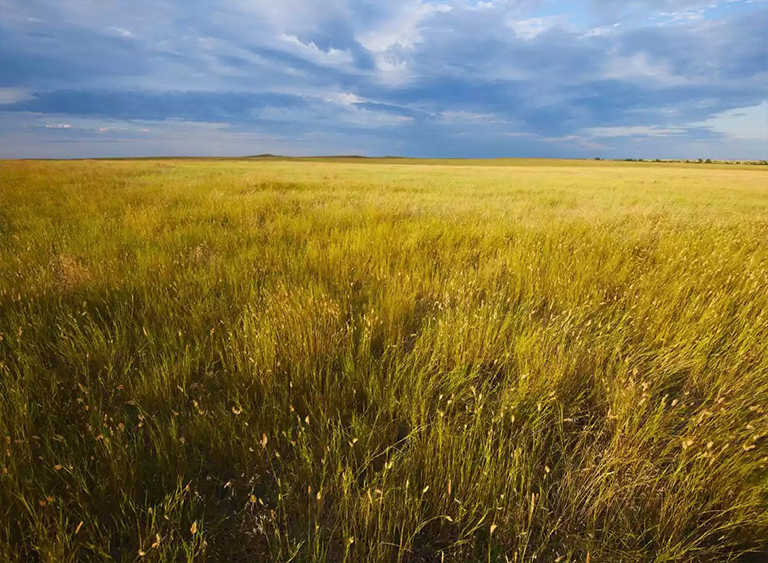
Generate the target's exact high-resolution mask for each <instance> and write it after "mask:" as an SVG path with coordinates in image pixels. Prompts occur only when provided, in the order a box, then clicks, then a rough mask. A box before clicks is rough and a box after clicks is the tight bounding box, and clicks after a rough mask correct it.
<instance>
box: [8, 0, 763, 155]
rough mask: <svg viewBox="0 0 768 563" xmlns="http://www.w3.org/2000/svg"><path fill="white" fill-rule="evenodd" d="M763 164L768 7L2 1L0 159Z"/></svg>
mask: <svg viewBox="0 0 768 563" xmlns="http://www.w3.org/2000/svg"><path fill="white" fill-rule="evenodd" d="M259 153H274V154H283V155H323V154H359V155H366V156H383V155H397V156H413V157H466V158H495V157H576V158H595V157H600V158H718V159H768V0H488V1H479V0H445V1H438V0H218V1H216V2H214V1H213V0H0V156H2V157H4V158H37V157H45V158H73V157H109V156H115V157H118V156H119V157H126V156H175V155H200V156H238V155H253V154H259Z"/></svg>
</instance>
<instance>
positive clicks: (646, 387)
mask: <svg viewBox="0 0 768 563" xmlns="http://www.w3.org/2000/svg"><path fill="white" fill-rule="evenodd" d="M474 164H476V163H473V162H471V161H466V162H453V163H451V164H450V165H439V164H435V163H429V164H420V163H417V162H416V163H410V162H409V163H403V162H394V163H392V162H381V163H356V162H335V163H328V162H291V161H265V162H253V161H250V162H249V161H193V160H185V161H168V160H163V161H135V162H131V161H119V162H69V163H67V162H46V163H43V162H7V161H6V162H3V163H2V165H1V166H0V181H1V182H2V188H1V189H2V191H1V192H0V203H1V206H0V219H1V221H2V222H1V223H0V229H1V230H0V236H1V237H2V238H1V241H2V257H1V262H2V271H1V272H0V275H1V276H2V277H1V278H0V279H1V282H0V283H1V289H0V307H2V309H1V312H0V334H1V335H2V341H0V362H1V363H0V437H2V440H3V448H2V457H1V458H0V560H10V561H35V560H40V561H56V562H59V561H61V562H65V561H111V560H116V561H133V560H136V559H142V560H147V561H180V560H196V561H198V560H208V561H266V560H280V561H285V560H289V559H292V560H293V561H443V560H445V561H488V560H490V561H520V562H522V561H533V560H534V559H535V560H536V561H560V562H567V561H573V562H575V561H585V560H586V559H587V558H589V560H590V561H592V562H597V561H625V562H628V561H637V562H644V561H659V562H662V561H713V562H714V561H729V560H732V561H738V560H744V561H746V560H753V561H760V560H762V559H761V557H765V556H766V553H768V543H767V540H766V538H768V469H767V466H768V413H767V412H766V409H768V249H767V245H768V174H766V172H765V171H764V170H762V169H759V168H757V167H737V166H721V167H716V166H712V167H709V166H703V165H691V166H684V165H666V164H658V165H652V166H649V165H645V166H640V165H634V164H632V165H630V164H617V163H589V162H580V163H549V162H547V161H526V162H522V163H520V162H518V163H515V162H510V163H507V164H508V165H499V166H488V165H485V164H488V163H482V164H484V165H483V166H474ZM477 164H480V163H477ZM749 558H752V559H749Z"/></svg>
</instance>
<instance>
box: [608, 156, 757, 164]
mask: <svg viewBox="0 0 768 563" xmlns="http://www.w3.org/2000/svg"><path fill="white" fill-rule="evenodd" d="M595 160H601V159H600V158H599V157H598V158H595ZM619 160H622V161H624V162H685V163H687V164H751V165H755V166H768V160H712V159H711V158H707V159H704V158H698V159H695V160H691V159H681V160H674V159H667V160H661V159H660V158H654V159H652V160H651V159H645V158H622V159H619Z"/></svg>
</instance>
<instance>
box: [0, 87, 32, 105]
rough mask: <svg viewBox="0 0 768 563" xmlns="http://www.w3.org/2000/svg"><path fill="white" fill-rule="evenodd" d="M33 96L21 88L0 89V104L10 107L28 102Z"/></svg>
mask: <svg viewBox="0 0 768 563" xmlns="http://www.w3.org/2000/svg"><path fill="white" fill-rule="evenodd" d="M33 97H34V96H33V95H32V94H30V93H29V92H28V91H26V90H23V89H21V88H0V104H2V105H10V104H17V103H19V102H23V101H25V100H30V99H32V98H33Z"/></svg>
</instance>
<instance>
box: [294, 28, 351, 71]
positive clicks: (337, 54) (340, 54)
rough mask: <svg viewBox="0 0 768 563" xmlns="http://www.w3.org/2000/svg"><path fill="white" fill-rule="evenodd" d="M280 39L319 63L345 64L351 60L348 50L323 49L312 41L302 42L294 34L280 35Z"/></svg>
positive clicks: (302, 54)
mask: <svg viewBox="0 0 768 563" xmlns="http://www.w3.org/2000/svg"><path fill="white" fill-rule="evenodd" d="M280 39H281V40H282V41H285V42H286V43H290V44H292V45H295V46H296V47H298V49H296V52H297V53H298V54H300V55H301V56H303V57H305V58H307V59H309V60H311V61H314V62H316V63H320V64H326V65H347V64H350V63H351V62H352V55H351V54H350V53H349V52H348V51H342V50H341V49H334V48H333V47H331V48H329V49H328V50H327V51H324V50H323V49H321V48H320V47H318V46H317V45H316V44H315V42H314V41H310V42H309V43H304V42H303V41H301V40H300V39H299V38H298V37H296V36H295V35H289V34H285V33H284V34H283V35H281V36H280Z"/></svg>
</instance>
